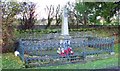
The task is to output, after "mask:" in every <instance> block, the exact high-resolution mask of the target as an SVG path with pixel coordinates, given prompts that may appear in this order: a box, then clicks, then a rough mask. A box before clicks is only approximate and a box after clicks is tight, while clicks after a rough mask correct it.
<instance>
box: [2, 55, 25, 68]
mask: <svg viewBox="0 0 120 71" xmlns="http://www.w3.org/2000/svg"><path fill="white" fill-rule="evenodd" d="M22 67H23V62H22V61H21V60H20V58H19V57H15V56H14V55H13V53H5V54H2V69H20V68H22Z"/></svg>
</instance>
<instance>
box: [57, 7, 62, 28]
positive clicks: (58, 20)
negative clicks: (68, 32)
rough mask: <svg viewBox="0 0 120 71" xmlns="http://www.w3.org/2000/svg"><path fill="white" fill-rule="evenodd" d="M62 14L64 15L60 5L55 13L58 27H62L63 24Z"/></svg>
mask: <svg viewBox="0 0 120 71" xmlns="http://www.w3.org/2000/svg"><path fill="white" fill-rule="evenodd" d="M61 14H62V12H61V10H60V5H58V6H57V7H56V11H55V20H56V25H57V26H58V25H60V23H61V21H62V20H61Z"/></svg>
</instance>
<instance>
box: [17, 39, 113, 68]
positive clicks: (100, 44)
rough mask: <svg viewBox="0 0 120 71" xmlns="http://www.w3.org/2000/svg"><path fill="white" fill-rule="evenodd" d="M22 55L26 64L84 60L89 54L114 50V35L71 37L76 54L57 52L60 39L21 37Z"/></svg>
mask: <svg viewBox="0 0 120 71" xmlns="http://www.w3.org/2000/svg"><path fill="white" fill-rule="evenodd" d="M19 47H20V48H19V52H20V54H21V55H20V57H21V59H22V60H23V61H25V63H26V66H28V67H31V66H50V65H60V64H66V63H73V62H80V61H84V59H85V57H86V56H88V55H98V54H102V53H111V52H114V37H109V38H100V37H78V38H77V37H75V38H71V39H70V45H69V47H71V48H72V51H73V52H74V54H70V55H67V56H61V55H59V54H57V50H58V48H62V47H61V44H60V40H59V39H38V38H36V39H35V38H31V39H28V38H27V39H25V38H24V39H20V40H19Z"/></svg>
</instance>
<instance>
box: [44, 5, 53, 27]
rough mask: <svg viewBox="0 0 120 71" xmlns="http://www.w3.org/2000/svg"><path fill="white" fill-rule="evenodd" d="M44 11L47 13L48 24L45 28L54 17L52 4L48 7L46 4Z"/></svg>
mask: <svg viewBox="0 0 120 71" xmlns="http://www.w3.org/2000/svg"><path fill="white" fill-rule="evenodd" d="M45 11H46V12H47V14H48V17H47V21H48V24H47V26H46V29H47V28H48V27H49V26H50V25H51V23H52V20H53V18H54V6H53V5H50V6H49V7H48V6H46V8H45Z"/></svg>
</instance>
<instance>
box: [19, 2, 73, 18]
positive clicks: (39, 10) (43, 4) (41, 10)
mask: <svg viewBox="0 0 120 71" xmlns="http://www.w3.org/2000/svg"><path fill="white" fill-rule="evenodd" d="M17 1H19V2H23V1H26V2H28V1H30V2H34V3H36V4H37V6H36V7H37V9H36V12H37V14H38V18H39V19H40V18H43V17H44V18H47V13H46V12H45V8H46V5H47V6H50V5H54V6H57V5H58V4H60V6H61V7H63V6H64V5H65V4H66V3H67V2H69V1H70V2H75V0H17Z"/></svg>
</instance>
